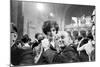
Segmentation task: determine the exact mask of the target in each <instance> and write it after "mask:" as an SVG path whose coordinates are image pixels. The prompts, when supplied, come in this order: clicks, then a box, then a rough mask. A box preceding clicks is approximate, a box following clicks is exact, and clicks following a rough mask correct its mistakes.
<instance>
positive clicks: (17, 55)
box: [11, 20, 95, 65]
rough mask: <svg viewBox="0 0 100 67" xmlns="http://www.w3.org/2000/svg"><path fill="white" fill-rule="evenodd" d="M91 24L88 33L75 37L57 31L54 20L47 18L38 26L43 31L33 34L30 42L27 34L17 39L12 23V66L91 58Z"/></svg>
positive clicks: (92, 45)
mask: <svg viewBox="0 0 100 67" xmlns="http://www.w3.org/2000/svg"><path fill="white" fill-rule="evenodd" d="M94 26H95V23H94V22H93V25H92V27H91V30H90V32H88V34H86V35H84V34H83V35H80V36H78V37H77V38H76V39H75V40H73V39H72V36H71V35H70V34H69V33H68V32H67V31H60V30H59V25H58V24H57V22H56V21H52V20H47V21H45V22H44V24H43V26H42V31H43V33H39V32H38V33H36V34H35V40H34V41H31V39H30V38H29V36H28V35H27V34H25V35H23V36H22V38H21V39H20V40H17V28H15V27H14V26H13V27H12V29H13V30H14V32H11V36H13V37H15V35H16V38H15V39H14V40H12V42H11V64H12V65H37V64H55V63H71V62H87V61H95V28H94Z"/></svg>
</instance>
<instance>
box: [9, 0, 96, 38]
mask: <svg viewBox="0 0 100 67" xmlns="http://www.w3.org/2000/svg"><path fill="white" fill-rule="evenodd" d="M94 9H95V6H92V5H74V4H59V3H46V2H41V3H39V2H34V1H18V0H11V13H10V14H11V23H14V24H15V26H16V27H17V30H18V39H21V36H22V35H24V34H28V35H29V37H30V38H31V39H32V40H34V35H35V33H37V32H42V25H43V22H44V21H46V20H49V19H50V20H55V21H57V23H58V24H59V27H60V30H66V31H72V29H73V28H74V29H76V30H79V29H80V27H82V29H83V27H85V29H86V30H87V27H89V25H90V24H91V23H90V22H89V23H85V22H86V21H90V20H91V15H92V14H93V11H94ZM84 18H85V19H86V20H85V21H84ZM79 20H80V21H82V22H81V23H80V21H79ZM86 24H87V25H86ZM77 28H78V29H77Z"/></svg>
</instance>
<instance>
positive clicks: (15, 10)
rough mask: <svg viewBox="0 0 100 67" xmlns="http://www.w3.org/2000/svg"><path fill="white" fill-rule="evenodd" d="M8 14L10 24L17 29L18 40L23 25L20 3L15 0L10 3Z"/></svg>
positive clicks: (21, 33)
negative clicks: (9, 15)
mask: <svg viewBox="0 0 100 67" xmlns="http://www.w3.org/2000/svg"><path fill="white" fill-rule="evenodd" d="M10 12H11V13H10V14H11V23H14V25H15V26H16V28H17V32H18V39H20V38H21V37H22V35H23V23H24V21H23V20H24V17H23V15H22V2H21V1H17V0H11V1H10Z"/></svg>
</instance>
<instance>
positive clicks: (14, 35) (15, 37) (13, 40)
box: [11, 32, 17, 45]
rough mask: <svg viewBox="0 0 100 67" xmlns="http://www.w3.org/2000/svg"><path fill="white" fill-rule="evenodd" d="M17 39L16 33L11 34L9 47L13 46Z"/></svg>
mask: <svg viewBox="0 0 100 67" xmlns="http://www.w3.org/2000/svg"><path fill="white" fill-rule="evenodd" d="M16 39H17V33H15V32H14V33H11V45H13V44H14V43H15V41H16Z"/></svg>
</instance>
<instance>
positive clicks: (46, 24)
mask: <svg viewBox="0 0 100 67" xmlns="http://www.w3.org/2000/svg"><path fill="white" fill-rule="evenodd" d="M51 28H55V29H56V33H57V32H58V30H59V26H58V24H57V22H56V21H51V20H47V21H45V22H44V24H43V26H42V30H43V33H44V34H46V35H47V32H50V30H51Z"/></svg>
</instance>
